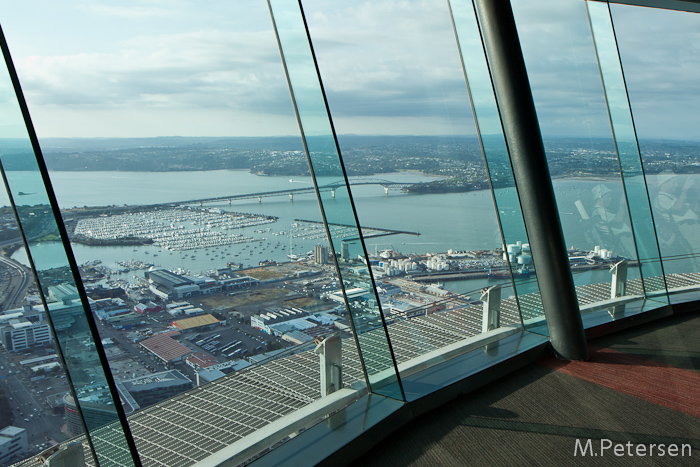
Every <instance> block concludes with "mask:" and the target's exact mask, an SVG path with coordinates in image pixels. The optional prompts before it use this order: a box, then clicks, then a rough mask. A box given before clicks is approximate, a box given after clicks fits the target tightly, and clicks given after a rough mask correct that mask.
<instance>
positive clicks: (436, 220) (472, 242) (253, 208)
mask: <svg viewBox="0 0 700 467" xmlns="http://www.w3.org/2000/svg"><path fill="white" fill-rule="evenodd" d="M11 175H12V177H13V178H14V180H15V181H16V182H15V183H16V186H17V187H18V188H16V189H18V190H21V191H24V192H25V193H34V192H39V190H38V189H37V187H36V185H35V183H36V179H32V175H31V174H29V173H18V172H13V173H12V174H11ZM23 177H25V178H23ZM51 177H52V183H53V186H54V190H55V192H56V196H57V199H58V202H59V204H60V206H61V207H62V208H68V207H74V206H106V205H124V204H150V203H163V202H172V201H181V200H189V199H196V198H206V197H217V196H225V195H231V194H241V193H254V192H261V191H272V190H284V189H287V188H289V189H294V188H299V187H303V186H310V185H311V180H310V179H309V178H303V177H293V178H292V179H290V178H289V177H267V176H257V175H254V174H251V173H249V172H247V171H228V170H221V171H205V172H166V173H150V172H54V173H52V175H51ZM374 178H378V179H385V180H390V181H394V182H405V183H412V182H419V181H426V180H430V179H431V178H430V177H427V176H425V175H422V174H416V173H397V174H381V175H377V176H375V177H374ZM25 179H26V181H25V184H23V180H25ZM333 181H336V180H330V179H328V180H323V179H322V180H319V184H321V185H323V184H325V183H328V182H333ZM600 183H601V181H599V180H585V179H566V180H555V181H554V187H555V192H556V194H557V199H558V203H559V207H560V217H561V220H562V225H563V227H564V233H565V238H566V242H567V244H568V245H569V246H575V247H578V248H586V249H588V248H590V249H592V248H593V246H594V245H593V244H590V243H591V240H590V238H587V237H586V236H585V235H584V230H583V229H582V228H581V223H582V222H583V221H582V219H581V214H580V212H579V210H578V209H577V208H576V205H575V202H576V201H577V200H584V201H586V198H587V197H588V198H590V193H591V191H592V189H593V188H594V187H595V186H596V185H598V184H600ZM605 184H606V186H608V187H610V189H612V191H613V194H614V195H615V196H617V195H618V193H619V194H621V192H622V190H621V186H620V184H619V181H617V182H616V181H614V180H609V181H606V182H605ZM25 185H26V186H25ZM3 195H4V193H3ZM35 197H36V198H37V200H34V199H33V198H35ZM353 197H354V201H355V205H356V208H357V212H358V217H359V219H360V222H361V224H362V225H364V226H369V227H379V228H384V229H391V230H401V231H410V232H418V233H420V235H419V236H414V235H406V234H400V235H391V236H386V237H379V238H376V239H372V238H370V239H368V240H367V242H366V244H367V245H366V246H367V249H368V250H369V251H374V250H375V249H379V250H382V249H386V248H392V249H394V250H397V251H400V252H402V253H426V252H432V253H437V252H446V251H447V250H448V249H454V250H479V249H494V248H499V247H500V246H501V245H502V240H501V236H500V233H499V230H498V224H497V219H496V214H495V210H494V207H493V201H492V197H491V194H490V192H488V191H475V192H470V193H445V194H421V195H418V194H406V193H402V192H400V191H398V190H390V192H389V194H388V195H385V193H384V189H383V187H382V186H380V185H364V186H356V187H353ZM615 199H617V197H616V198H615ZM38 200H40V198H38V195H24V196H22V197H21V199H19V200H17V201H18V202H22V204H29V205H31V204H33V203H36V202H38ZM2 201H3V200H2V199H0V202H2ZM335 202H336V201H334V200H332V199H329V200H328V201H327V202H326V204H325V209H326V210H327V211H328V210H332V209H333V207H334V203H335ZM338 203H339V204H340V203H342V201H338ZM3 204H4V203H3ZM584 204H585V203H584ZM206 206H207V207H217V208H221V209H223V210H227V211H237V212H246V213H258V214H266V215H271V216H276V217H278V218H279V220H278V221H277V222H276V223H275V224H270V225H264V226H258V227H248V228H244V229H241V230H240V231H239V232H237V233H241V234H244V235H248V236H251V237H254V238H256V239H261V238H263V237H264V238H265V239H266V240H263V241H261V242H260V243H257V242H256V243H255V244H254V245H256V246H257V248H256V249H255V251H254V253H253V254H250V253H249V251H250V250H251V249H252V246H251V245H252V244H251V245H248V244H245V245H231V246H229V247H220V248H219V249H217V250H216V251H215V250H213V249H211V251H210V254H209V255H206V254H205V251H204V250H202V251H199V252H197V253H196V254H195V257H194V258H193V257H192V254H193V252H192V251H182V252H178V251H175V252H169V251H167V250H161V249H160V248H159V247H156V246H154V245H151V246H142V247H89V246H84V245H73V252H74V254H75V257H76V260H77V261H78V263H82V262H85V261H89V260H95V259H100V260H102V262H103V263H104V265H106V266H108V267H110V268H116V267H117V265H116V262H117V261H120V260H130V259H136V260H141V261H146V262H152V263H155V264H156V265H158V266H162V267H166V268H171V269H175V268H183V269H188V270H190V271H191V272H192V273H199V272H203V271H206V270H208V269H212V268H215V267H222V266H224V265H225V263H226V262H227V261H234V262H241V263H243V265H244V266H249V265H250V266H253V265H257V264H258V262H259V261H262V260H265V259H270V260H275V261H286V260H288V259H287V257H286V255H287V254H289V253H290V248H291V249H292V251H293V252H294V253H295V254H303V253H306V252H307V251H309V250H312V249H313V247H314V245H316V244H319V243H326V241H325V239H324V238H320V239H301V238H294V239H291V241H290V236H289V235H288V234H286V235H273V233H275V232H277V233H279V232H281V231H284V232H289V230H290V227H291V225H292V223H293V222H294V219H305V220H316V221H319V220H321V214H320V210H319V206H318V202H317V200H316V196H315V195H314V194H304V195H295V197H294V200H293V201H290V200H289V198H288V197H287V196H281V197H275V198H263V200H262V202H258V200H257V199H253V200H241V201H234V202H233V204H232V205H231V206H229V204H228V203H227V202H224V203H220V204H215V205H209V204H208V205H206ZM499 208H500V209H501V211H502V212H503V210H504V209H506V210H508V209H517V206H507V207H504V206H499ZM592 209H593V207H592V206H590V205H589V206H588V210H589V211H592ZM261 227H262V228H268V227H269V228H270V229H271V230H270V231H269V232H264V233H259V232H255V230H257V229H260V228H261ZM523 240H525V239H523ZM509 241H510V240H509ZM268 243H269V244H268ZM246 245H247V246H246ZM282 246H284V247H285V248H284V249H282ZM275 247H276V248H275ZM601 247H603V248H605V247H607V248H611V247H610V246H606V245H601ZM36 248H37V250H36V252H35V254H42V248H46V249H47V251H48V249H49V247H44V246H42V245H38V246H37V247H36ZM353 248H354V250H353V253H354V254H356V253H358V252H359V251H360V250H359V246H358V245H355V246H353ZM216 255H218V257H217V256H216ZM14 257H15V258H16V259H18V260H20V261H24V262H26V255H25V254H24V252H23V251H19V252H17V253H16V254H15V256H14ZM130 274H138V273H130ZM608 280H609V274H608V273H607V271H594V272H588V273H584V274H581V275H579V276H578V277H577V279H576V282H577V283H590V282H599V281H608ZM486 283H487V281H486V280H481V281H457V282H448V283H446V284H445V286H446V287H447V288H449V289H452V290H459V291H468V290H474V289H477V288H480V287H482V286H483V285H485V284H486Z"/></svg>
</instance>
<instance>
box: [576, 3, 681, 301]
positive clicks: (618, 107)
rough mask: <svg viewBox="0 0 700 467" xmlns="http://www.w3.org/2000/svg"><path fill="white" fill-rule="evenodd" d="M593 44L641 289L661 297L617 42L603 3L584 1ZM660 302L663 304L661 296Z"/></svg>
mask: <svg viewBox="0 0 700 467" xmlns="http://www.w3.org/2000/svg"><path fill="white" fill-rule="evenodd" d="M586 5H587V7H588V14H589V17H590V22H591V29H592V31H593V36H594V39H595V44H596V52H597V54H598V63H599V65H600V73H601V76H602V78H603V84H604V87H605V95H606V97H607V102H608V109H609V112H610V121H611V122H612V127H613V134H614V137H615V143H616V146H617V152H618V156H619V158H620V167H621V168H622V176H623V182H624V187H625V192H626V194H627V198H628V200H629V208H630V215H631V219H632V226H633V229H634V238H635V241H636V245H637V252H638V255H639V256H638V257H639V264H640V269H641V274H642V278H643V285H644V290H645V292H646V294H647V295H648V296H652V297H654V296H658V295H659V294H661V295H664V294H665V292H666V284H665V281H664V280H663V278H664V274H663V268H662V266H661V260H660V258H659V245H658V244H657V242H656V235H655V231H654V223H653V220H652V218H651V217H652V216H651V206H650V202H649V193H648V192H647V186H646V181H645V179H644V172H643V168H642V160H641V157H640V154H639V147H638V145H637V135H636V132H635V128H634V122H633V120H632V113H631V110H630V106H629V101H628V98H627V89H626V85H625V80H624V77H623V74H622V67H621V65H620V59H619V55H618V52H617V42H616V39H615V33H614V31H613V27H612V21H611V18H610V12H609V10H608V5H607V4H606V3H599V2H586ZM661 300H662V302H667V301H668V299H667V298H665V297H662V298H661Z"/></svg>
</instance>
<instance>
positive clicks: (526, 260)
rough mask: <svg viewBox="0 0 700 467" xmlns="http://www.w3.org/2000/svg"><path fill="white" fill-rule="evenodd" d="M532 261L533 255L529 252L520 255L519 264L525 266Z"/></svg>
mask: <svg viewBox="0 0 700 467" xmlns="http://www.w3.org/2000/svg"><path fill="white" fill-rule="evenodd" d="M530 263H532V256H530V255H527V254H522V255H520V256H518V264H519V265H521V266H523V265H527V264H530Z"/></svg>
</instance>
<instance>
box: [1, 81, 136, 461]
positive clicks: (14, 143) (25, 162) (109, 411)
mask: <svg viewBox="0 0 700 467" xmlns="http://www.w3.org/2000/svg"><path fill="white" fill-rule="evenodd" d="M0 93H2V96H3V97H2V107H3V108H2V109H1V110H2V115H3V118H5V119H6V120H5V124H6V126H5V128H6V130H5V134H4V135H2V140H0V147H2V151H1V152H0V163H1V164H2V176H3V180H4V183H5V187H6V189H7V195H8V198H9V202H10V204H11V205H12V208H13V210H14V214H15V216H16V219H17V221H18V223H19V227H20V231H21V234H22V236H23V240H24V243H25V246H26V249H27V251H26V256H27V257H28V259H29V260H30V264H31V266H32V268H33V271H34V274H35V277H36V280H37V281H38V284H37V292H38V298H39V300H40V301H41V308H43V311H44V313H40V314H39V315H38V316H37V317H38V319H39V320H43V319H47V320H48V322H49V323H50V327H51V328H52V329H53V336H54V339H55V343H56V349H57V351H58V355H59V358H60V359H61V360H63V363H64V371H65V373H66V375H65V376H66V381H67V382H68V384H69V385H70V386H71V391H70V393H66V395H65V397H64V398H63V404H64V405H65V407H66V413H69V412H70V416H67V420H66V421H67V422H68V423H72V424H73V425H74V426H76V427H78V428H79V430H80V432H82V430H83V428H86V429H87V435H88V438H89V439H90V442H91V445H92V447H93V448H94V452H95V453H96V455H97V457H98V458H99V459H101V460H103V461H105V462H106V461H107V459H109V460H110V461H113V462H114V463H115V464H114V465H136V464H135V463H136V462H138V456H137V455H136V453H133V455H132V452H131V449H130V446H129V441H131V440H130V439H129V438H128V437H129V436H130V435H129V434H128V430H127V432H126V433H125V431H124V428H123V427H122V426H121V422H120V419H121V420H122V421H124V422H125V420H126V418H125V416H124V414H125V412H129V411H131V410H133V408H132V407H131V406H130V405H129V402H128V400H127V399H126V398H124V397H123V396H122V395H121V394H120V393H118V391H117V387H116V385H115V382H114V380H113V379H112V378H111V375H110V374H107V373H105V370H104V367H103V361H104V353H103V352H104V350H103V349H102V346H101V343H100V342H96V340H95V337H96V335H95V333H94V329H95V322H94V320H93V318H92V315H91V313H90V306H89V305H88V303H87V302H86V301H85V300H84V299H83V297H81V295H80V294H79V287H82V285H81V284H80V283H79V282H76V278H75V276H74V275H73V268H72V267H71V261H70V260H71V258H72V252H71V251H70V249H69V248H68V247H67V245H66V244H64V242H63V241H62V240H64V239H63V238H62V234H61V232H60V231H59V228H58V224H57V222H61V221H60V220H58V221H57V219H56V218H55V217H54V212H55V211H54V209H57V206H56V205H55V202H54V203H52V202H51V198H50V196H51V195H50V193H51V187H50V186H48V183H46V181H45V179H44V175H45V174H43V173H42V170H41V168H40V165H39V163H38V162H37V157H35V155H34V152H33V150H32V146H31V143H30V141H29V137H28V134H27V131H26V130H24V132H22V131H21V129H22V126H23V119H22V115H21V113H20V112H19V104H18V102H17V99H16V97H15V94H14V89H13V86H12V82H11V78H10V76H9V75H7V74H3V75H2V77H1V78H0ZM10 118H13V120H12V121H10V120H9V119H10ZM22 133H24V134H22ZM23 280H24V281H26V280H28V277H27V276H26V274H25V275H24V277H23ZM24 285H26V284H25V283H23V284H22V285H21V287H24ZM29 303H31V301H30V302H29ZM37 305H39V304H38V303H37ZM28 308H29V307H28ZM8 324H9V326H7V327H5V328H4V329H3V330H2V333H3V337H4V340H5V339H9V340H11V341H13V342H12V344H11V345H12V347H14V346H15V345H19V344H20V343H19V342H14V340H15V339H20V337H23V338H24V339H26V340H27V341H29V342H32V341H34V340H36V339H43V338H44V337H46V334H47V333H48V331H49V329H48V326H45V327H43V328H41V329H38V330H37V331H38V334H37V331H34V332H33V333H31V334H30V333H24V335H23V336H19V335H15V333H14V332H13V331H14V330H19V329H20V328H26V327H32V328H33V327H34V325H33V324H32V323H31V321H29V320H28V319H24V320H21V319H16V321H15V320H12V319H11V320H9V321H8ZM7 334H11V335H12V336H8V335H7ZM6 344H9V342H6ZM49 367H50V366H49ZM49 367H47V368H49ZM35 381H41V380H35ZM52 389H53V387H47V388H46V390H47V391H50V390H52ZM66 389H67V388H66ZM38 391H41V392H43V391H44V390H38ZM38 391H37V392H38ZM39 394H41V393H40V392H39ZM18 400H22V398H20V397H18ZM31 405H32V404H29V403H27V405H26V406H25V407H23V409H24V410H26V411H27V412H29V411H30V408H31ZM42 405H43V404H42ZM40 408H42V409H43V407H40ZM33 410H34V412H37V413H36V415H37V418H38V415H43V413H42V414H39V413H38V410H37V409H36V407H35V408H34V409H33ZM42 412H43V410H42ZM26 416H27V417H32V418H33V417H34V416H35V413H27V415H26ZM27 420H31V419H30V418H25V422H27ZM37 423H38V420H37ZM48 431H49V428H47V433H48ZM51 431H53V430H51Z"/></svg>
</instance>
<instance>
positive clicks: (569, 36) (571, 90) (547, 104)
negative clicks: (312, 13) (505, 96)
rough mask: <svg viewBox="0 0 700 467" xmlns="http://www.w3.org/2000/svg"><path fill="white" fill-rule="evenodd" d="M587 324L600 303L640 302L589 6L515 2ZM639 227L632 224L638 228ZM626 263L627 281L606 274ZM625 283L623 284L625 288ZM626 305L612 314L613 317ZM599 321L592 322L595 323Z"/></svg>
mask: <svg viewBox="0 0 700 467" xmlns="http://www.w3.org/2000/svg"><path fill="white" fill-rule="evenodd" d="M512 5H513V11H514V15H515V19H516V23H517V27H518V35H519V37H520V43H521V46H522V49H523V55H524V58H525V64H526V66H527V70H528V75H529V80H530V85H531V87H532V93H533V97H534V99H535V106H536V108H537V115H538V119H539V124H540V129H541V132H542V137H543V139H544V143H545V150H546V152H547V159H548V164H549V170H550V173H551V175H552V177H553V185H554V189H555V194H556V197H557V204H558V206H559V217H560V219H561V223H562V228H563V230H564V237H565V240H566V243H567V245H568V246H569V262H570V265H571V271H572V274H573V278H574V282H575V284H576V291H577V296H578V301H579V306H580V307H581V310H582V313H583V315H582V317H583V319H584V326H588V325H592V324H596V321H595V320H593V321H588V320H591V319H593V318H594V317H596V316H597V314H589V313H587V311H589V310H590V311H593V310H596V309H597V307H598V303H604V302H605V301H607V300H609V299H610V298H611V297H621V296H627V297H629V298H633V297H642V296H643V295H642V294H643V288H642V283H641V280H640V277H641V274H640V268H639V259H638V257H637V252H636V245H635V238H634V236H633V233H632V227H633V223H632V222H631V221H630V215H629V209H628V203H627V198H626V197H625V186H624V185H623V184H622V179H621V176H620V162H619V160H618V157H617V153H616V146H615V140H614V139H613V138H612V137H611V129H610V124H609V122H610V120H609V118H608V112H607V108H606V102H605V94H604V91H603V88H602V86H601V84H600V73H599V70H598V62H597V60H596V54H595V48H594V47H593V41H592V38H591V30H590V25H589V22H588V15H587V11H586V5H585V4H584V2H579V1H576V0H565V1H561V2H556V3H555V4H552V3H551V2H545V1H513V2H512ZM635 226H636V225H635ZM623 261H624V263H623V264H622V265H620V266H617V267H618V271H620V270H621V269H622V268H625V265H626V278H625V279H624V280H623V276H622V275H621V274H618V275H613V274H611V268H612V267H613V266H615V265H616V264H618V263H620V262H623ZM622 283H624V286H622ZM623 309H624V307H618V308H611V309H609V311H610V313H611V315H612V318H613V319H614V318H615V317H617V316H619V314H620V313H621V312H622V311H623ZM596 319H597V318H596Z"/></svg>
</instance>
